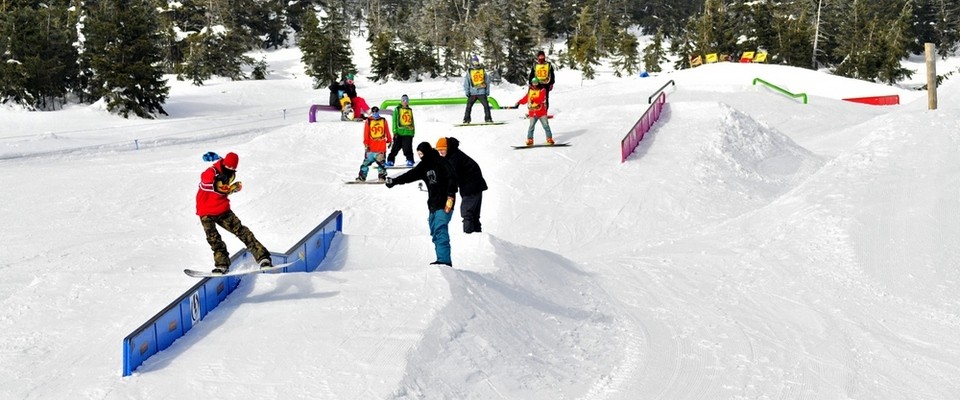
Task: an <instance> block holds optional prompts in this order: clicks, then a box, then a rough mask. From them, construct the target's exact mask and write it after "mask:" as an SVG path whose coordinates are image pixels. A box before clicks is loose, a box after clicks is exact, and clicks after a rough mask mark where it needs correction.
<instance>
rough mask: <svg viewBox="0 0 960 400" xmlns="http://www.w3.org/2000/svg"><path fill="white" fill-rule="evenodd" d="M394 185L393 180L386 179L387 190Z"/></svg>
mask: <svg viewBox="0 0 960 400" xmlns="http://www.w3.org/2000/svg"><path fill="white" fill-rule="evenodd" d="M395 185H396V183H393V178H389V177H388V178H387V189H390V188H392V187H394V186H395Z"/></svg>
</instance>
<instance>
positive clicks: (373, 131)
mask: <svg viewBox="0 0 960 400" xmlns="http://www.w3.org/2000/svg"><path fill="white" fill-rule="evenodd" d="M385 126H386V120H385V119H371V120H370V138H372V139H373V140H380V139H383V130H384V129H383V128H384V127H385Z"/></svg>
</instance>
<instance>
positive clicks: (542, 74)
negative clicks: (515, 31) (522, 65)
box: [527, 50, 557, 110]
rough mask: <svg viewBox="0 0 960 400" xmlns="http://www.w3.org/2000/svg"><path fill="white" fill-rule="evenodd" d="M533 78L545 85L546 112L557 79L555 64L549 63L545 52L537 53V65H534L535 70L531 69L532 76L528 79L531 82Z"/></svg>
mask: <svg viewBox="0 0 960 400" xmlns="http://www.w3.org/2000/svg"><path fill="white" fill-rule="evenodd" d="M533 78H537V80H538V81H540V84H541V85H544V89H546V95H545V96H544V99H543V105H544V108H545V109H546V110H549V109H550V92H552V91H553V84H554V83H555V82H556V81H557V79H556V77H555V76H554V74H553V64H551V63H550V62H548V61H547V56H546V55H545V54H543V50H540V51H538V52H537V63H536V64H533V68H530V76H528V77H527V79H528V80H530V79H533Z"/></svg>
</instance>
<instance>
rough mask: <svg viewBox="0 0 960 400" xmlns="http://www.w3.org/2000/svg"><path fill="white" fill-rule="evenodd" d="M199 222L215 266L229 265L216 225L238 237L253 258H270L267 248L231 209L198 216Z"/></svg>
mask: <svg viewBox="0 0 960 400" xmlns="http://www.w3.org/2000/svg"><path fill="white" fill-rule="evenodd" d="M200 224H202V225H203V231H204V232H206V234H207V243H209V244H210V249H211V250H213V264H214V265H215V266H217V267H224V268H227V267H229V266H230V255H229V254H227V245H226V243H223V239H222V238H220V232H219V231H217V225H220V226H222V227H223V228H224V229H226V230H227V231H228V232H230V233H232V234H234V235H235V236H236V237H237V238H238V239H240V241H242V242H243V244H244V245H246V246H247V250H249V251H250V253H251V254H253V258H254V260H257V261H260V260H263V259H270V252H269V251H267V248H266V247H263V245H262V244H260V241H258V240H257V238H256V237H254V236H253V232H250V229H247V227H245V226H243V224H242V223H241V222H240V218H237V214H234V213H233V211H227V212H225V213H223V214H220V215H206V216H203V217H200Z"/></svg>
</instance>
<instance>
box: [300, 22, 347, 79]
mask: <svg viewBox="0 0 960 400" xmlns="http://www.w3.org/2000/svg"><path fill="white" fill-rule="evenodd" d="M303 22H304V26H303V35H302V36H301V37H300V50H301V51H302V52H303V58H302V61H303V63H304V64H306V67H307V70H306V74H307V75H308V76H310V77H312V78H313V87H314V88H321V87H326V86H328V85H330V84H331V83H333V82H336V81H337V80H338V79H339V78H340V76H342V75H343V74H346V73H348V72H353V71H356V69H357V67H356V66H354V65H353V61H352V60H351V56H352V53H351V51H350V41H349V34H350V33H349V31H348V28H349V27H348V26H347V25H346V23H345V20H344V18H343V14H342V13H341V12H340V10H336V9H335V10H331V11H330V12H329V13H328V14H327V16H325V17H324V18H323V21H322V22H321V21H319V20H317V16H316V14H315V13H314V12H313V11H308V12H307V13H306V14H304V16H303Z"/></svg>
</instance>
